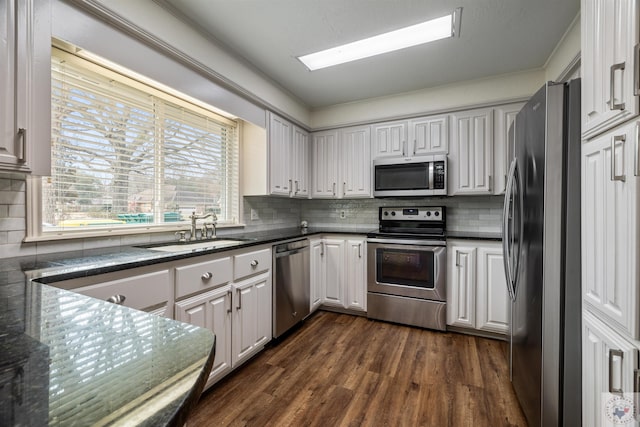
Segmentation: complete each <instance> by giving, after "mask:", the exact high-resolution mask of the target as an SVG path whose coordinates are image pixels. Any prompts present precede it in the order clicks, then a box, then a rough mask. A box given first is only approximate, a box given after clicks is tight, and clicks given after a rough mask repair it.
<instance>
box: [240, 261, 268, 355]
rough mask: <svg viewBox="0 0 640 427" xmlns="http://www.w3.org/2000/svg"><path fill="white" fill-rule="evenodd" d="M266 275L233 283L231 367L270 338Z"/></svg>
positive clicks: (262, 345)
mask: <svg viewBox="0 0 640 427" xmlns="http://www.w3.org/2000/svg"><path fill="white" fill-rule="evenodd" d="M270 274H271V273H270V272H267V273H263V274H260V275H259V276H256V277H253V278H250V279H246V280H243V281H242V282H238V283H234V284H233V290H234V293H233V298H234V302H233V306H234V307H233V344H232V346H233V367H236V366H238V365H239V364H241V363H242V362H244V361H245V360H247V359H248V358H249V357H251V356H253V355H254V354H255V353H257V352H258V351H259V350H260V349H262V347H264V345H265V344H266V343H268V342H269V341H271V308H272V307H271V299H272V294H271V275H270Z"/></svg>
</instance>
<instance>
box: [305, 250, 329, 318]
mask: <svg viewBox="0 0 640 427" xmlns="http://www.w3.org/2000/svg"><path fill="white" fill-rule="evenodd" d="M309 249H310V254H309V258H310V259H309V270H310V271H309V273H310V276H311V277H310V278H309V286H310V293H309V294H310V295H309V304H310V307H309V310H310V311H309V312H310V313H313V312H314V311H316V310H317V309H318V307H320V305H321V304H322V295H324V290H323V289H322V287H323V285H324V283H325V280H326V267H325V264H324V259H325V258H324V242H323V241H322V239H310V240H309Z"/></svg>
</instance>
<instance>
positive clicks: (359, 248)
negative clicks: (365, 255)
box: [358, 243, 362, 258]
mask: <svg viewBox="0 0 640 427" xmlns="http://www.w3.org/2000/svg"><path fill="white" fill-rule="evenodd" d="M358 258H362V243H358Z"/></svg>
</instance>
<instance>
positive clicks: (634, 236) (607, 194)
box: [581, 122, 640, 339]
mask: <svg viewBox="0 0 640 427" xmlns="http://www.w3.org/2000/svg"><path fill="white" fill-rule="evenodd" d="M638 126H639V124H638V123H637V122H630V123H628V124H626V125H625V126H623V127H620V128H618V129H615V130H614V131H611V132H608V133H605V134H602V135H600V136H598V137H596V138H594V139H592V140H590V141H589V142H587V143H585V144H583V145H582V191H581V193H582V233H581V235H582V296H583V298H584V301H585V303H586V304H588V305H589V306H590V307H592V308H593V309H594V310H596V311H598V312H599V313H601V314H602V315H604V316H606V318H608V319H609V320H610V321H612V322H614V323H615V324H616V326H617V327H619V328H620V331H623V332H624V333H627V334H629V335H630V336H631V337H633V338H634V339H638V338H639V337H638V333H639V330H638V307H637V299H638V286H639V285H640V281H639V280H638V267H637V266H638V251H637V242H638V208H637V207H638V184H637V183H638V177H637V176H636V174H635V172H636V171H635V170H634V169H636V167H638V166H640V165H639V164H638V163H637V157H638V142H637V139H636V138H637V135H638V130H639V129H638ZM614 175H615V176H614Z"/></svg>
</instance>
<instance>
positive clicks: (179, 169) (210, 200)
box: [40, 49, 239, 235]
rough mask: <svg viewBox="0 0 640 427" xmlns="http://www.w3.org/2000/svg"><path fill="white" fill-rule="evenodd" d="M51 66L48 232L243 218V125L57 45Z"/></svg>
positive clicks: (45, 197)
mask: <svg viewBox="0 0 640 427" xmlns="http://www.w3.org/2000/svg"><path fill="white" fill-rule="evenodd" d="M51 71H52V76H51V85H52V87H51V92H52V93H51V97H52V133H51V137H52V141H51V154H52V158H51V163H52V170H51V176H50V177H45V178H42V183H41V186H40V187H41V200H42V204H41V211H42V212H41V220H42V234H45V235H46V234H47V233H57V234H60V233H61V232H66V231H71V230H83V231H98V230H101V229H105V228H106V229H110V230H112V229H132V228H139V227H145V228H148V227H150V226H151V227H159V226H165V227H166V226H169V225H177V224H176V223H178V224H179V223H180V222H182V221H185V220H187V219H188V216H189V215H190V214H191V213H192V212H193V211H196V212H198V213H209V212H213V213H215V214H216V215H217V217H218V222H219V223H228V224H234V223H237V219H238V216H239V215H238V210H239V196H238V193H239V188H238V131H237V124H236V122H234V121H232V120H229V119H227V118H225V117H222V116H220V115H218V114H216V113H214V112H212V111H209V110H207V109H206V108H203V107H201V106H198V105H195V104H193V103H191V102H188V101H185V100H184V99H181V98H178V97H176V96H174V95H172V94H168V93H167V92H164V91H162V90H159V89H156V88H154V87H152V86H149V85H147V84H145V83H141V82H140V81H137V80H134V79H132V78H129V77H127V76H124V75H122V74H120V73H116V72H114V71H111V70H109V69H107V68H105V67H103V66H100V65H97V64H95V63H93V62H90V61H88V60H86V59H82V58H79V57H77V56H75V55H72V54H69V53H67V52H64V51H61V50H58V49H53V53H52V64H51Z"/></svg>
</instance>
